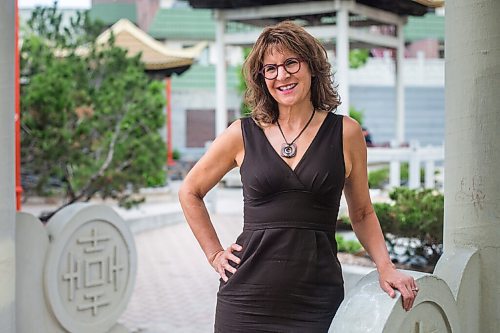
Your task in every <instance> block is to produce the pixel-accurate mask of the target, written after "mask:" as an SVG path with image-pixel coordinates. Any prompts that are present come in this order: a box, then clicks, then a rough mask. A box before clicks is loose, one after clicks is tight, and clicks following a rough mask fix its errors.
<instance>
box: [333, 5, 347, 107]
mask: <svg viewBox="0 0 500 333" xmlns="http://www.w3.org/2000/svg"><path fill="white" fill-rule="evenodd" d="M338 6H339V9H338V10H337V14H336V17H337V37H336V42H335V43H336V50H335V52H336V54H335V58H336V63H337V68H335V79H336V80H335V81H336V83H338V90H339V95H340V101H341V102H342V104H341V105H339V107H338V112H337V113H338V114H343V115H349V36H348V34H349V12H348V11H347V8H345V6H342V2H339V4H338Z"/></svg>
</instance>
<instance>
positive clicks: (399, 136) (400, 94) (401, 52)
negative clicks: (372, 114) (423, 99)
mask: <svg viewBox="0 0 500 333" xmlns="http://www.w3.org/2000/svg"><path fill="white" fill-rule="evenodd" d="M397 34H398V47H397V49H396V66H395V70H396V73H395V75H396V78H395V79H396V80H395V82H396V84H395V86H396V141H397V143H398V144H400V143H402V142H404V141H405V87H404V82H403V60H404V58H405V39H404V35H403V24H402V23H400V24H398V25H397Z"/></svg>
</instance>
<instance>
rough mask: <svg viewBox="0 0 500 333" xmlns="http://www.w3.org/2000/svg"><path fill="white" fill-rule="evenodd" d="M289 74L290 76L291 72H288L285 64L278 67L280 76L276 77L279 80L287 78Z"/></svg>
mask: <svg viewBox="0 0 500 333" xmlns="http://www.w3.org/2000/svg"><path fill="white" fill-rule="evenodd" d="M289 76H290V73H288V72H287V71H286V70H285V66H279V67H278V76H277V77H276V80H278V81H280V80H284V79H286V78H287V77H289Z"/></svg>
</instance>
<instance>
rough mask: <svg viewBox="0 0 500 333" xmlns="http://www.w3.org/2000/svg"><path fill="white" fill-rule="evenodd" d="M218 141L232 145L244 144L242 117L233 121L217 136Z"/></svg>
mask: <svg viewBox="0 0 500 333" xmlns="http://www.w3.org/2000/svg"><path fill="white" fill-rule="evenodd" d="M216 141H219V142H218V143H223V144H227V145H230V146H238V145H239V144H240V143H241V144H243V134H242V132H241V119H236V120H235V121H233V122H232V123H231V124H230V125H229V127H228V128H226V129H225V130H224V132H222V134H220V135H219V136H218V137H217V138H216Z"/></svg>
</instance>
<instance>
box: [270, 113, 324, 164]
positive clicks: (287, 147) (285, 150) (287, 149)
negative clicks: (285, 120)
mask: <svg viewBox="0 0 500 333" xmlns="http://www.w3.org/2000/svg"><path fill="white" fill-rule="evenodd" d="M315 112H316V110H313V112H312V114H311V118H309V120H308V121H307V123H306V125H305V126H304V128H303V129H302V131H300V133H299V135H297V136H296V137H295V139H293V140H292V142H290V143H288V141H287V140H286V138H285V134H283V130H282V129H281V126H280V122H279V120H277V121H276V122H277V123H278V128H279V129H280V132H281V135H282V136H283V140H285V143H283V144H282V145H281V156H283V157H286V158H292V157H294V156H295V155H296V154H297V145H296V144H295V141H297V139H298V138H299V137H300V136H301V135H302V133H304V131H305V130H306V128H307V126H309V124H310V123H311V120H312V119H313V117H314V113H315Z"/></svg>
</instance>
